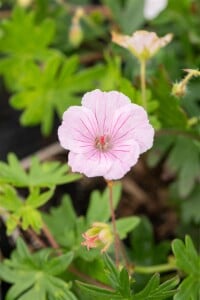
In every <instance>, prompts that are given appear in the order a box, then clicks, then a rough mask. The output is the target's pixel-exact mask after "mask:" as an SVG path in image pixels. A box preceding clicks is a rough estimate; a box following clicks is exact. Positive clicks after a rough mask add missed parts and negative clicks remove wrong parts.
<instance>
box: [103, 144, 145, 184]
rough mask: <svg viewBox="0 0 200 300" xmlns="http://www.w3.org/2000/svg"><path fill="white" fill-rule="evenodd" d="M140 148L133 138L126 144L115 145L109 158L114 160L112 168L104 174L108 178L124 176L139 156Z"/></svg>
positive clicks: (115, 178)
mask: <svg viewBox="0 0 200 300" xmlns="http://www.w3.org/2000/svg"><path fill="white" fill-rule="evenodd" d="M139 154H140V148H139V145H138V143H136V142H134V141H133V140H130V141H127V144H126V145H121V147H117V146H116V147H115V148H114V149H112V150H111V151H109V158H110V160H112V165H111V168H110V169H109V170H108V172H107V173H106V174H105V175H104V177H105V178H106V179H107V180H117V179H120V178H122V177H123V176H124V175H125V174H126V173H127V172H128V171H130V169H131V167H132V166H134V165H135V164H136V163H137V161H138V158H139Z"/></svg>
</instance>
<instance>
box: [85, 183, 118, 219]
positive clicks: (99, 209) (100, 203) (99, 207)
mask: <svg viewBox="0 0 200 300" xmlns="http://www.w3.org/2000/svg"><path fill="white" fill-rule="evenodd" d="M120 196H121V184H120V183H116V184H114V185H113V202H114V208H116V207H117V205H118V203H119V200H120ZM109 218H110V206H109V190H108V188H107V189H106V190H105V191H104V192H103V194H101V193H100V192H99V191H94V192H93V193H92V195H91V199H90V203H89V207H88V210H87V214H86V220H87V223H88V225H91V224H92V223H93V222H95V221H98V222H106V221H108V220H109Z"/></svg>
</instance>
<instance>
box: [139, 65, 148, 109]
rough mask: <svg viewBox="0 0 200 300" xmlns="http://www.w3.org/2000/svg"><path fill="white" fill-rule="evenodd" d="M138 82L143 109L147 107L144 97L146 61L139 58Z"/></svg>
mask: <svg viewBox="0 0 200 300" xmlns="http://www.w3.org/2000/svg"><path fill="white" fill-rule="evenodd" d="M140 83H141V92H142V105H143V107H144V109H147V99H146V61H145V60H144V59H142V60H140Z"/></svg>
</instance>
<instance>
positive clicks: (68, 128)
mask: <svg viewBox="0 0 200 300" xmlns="http://www.w3.org/2000/svg"><path fill="white" fill-rule="evenodd" d="M97 131H98V128H97V122H96V119H95V117H94V115H93V113H92V112H91V111H90V110H89V109H87V108H86V107H79V106H72V107H70V108H69V109H68V110H67V111H66V112H65V113H64V115H63V122H62V124H61V126H60V127H59V128H58V137H59V141H60V144H61V146H62V147H63V148H65V149H68V150H71V151H74V152H76V153H85V152H88V151H91V150H92V149H93V148H94V143H95V137H96V132H97Z"/></svg>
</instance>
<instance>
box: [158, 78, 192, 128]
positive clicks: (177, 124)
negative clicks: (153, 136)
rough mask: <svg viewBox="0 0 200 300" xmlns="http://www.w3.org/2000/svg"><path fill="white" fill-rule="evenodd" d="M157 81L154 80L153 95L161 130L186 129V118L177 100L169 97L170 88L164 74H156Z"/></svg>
mask: <svg viewBox="0 0 200 300" xmlns="http://www.w3.org/2000/svg"><path fill="white" fill-rule="evenodd" d="M156 75H157V76H158V78H159V80H158V79H157V78H156V79H154V82H153V85H152V90H153V95H154V97H156V99H157V100H158V101H159V106H158V112H157V116H158V118H159V120H160V122H161V125H162V128H167V129H176V130H178V129H183V130H186V129H187V116H186V114H185V112H184V111H183V109H182V108H181V106H180V103H179V100H178V99H176V98H174V97H173V96H172V95H171V86H170V85H169V84H168V82H167V81H166V78H165V75H164V74H162V73H161V74H160V73H159V75H158V74H156Z"/></svg>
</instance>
